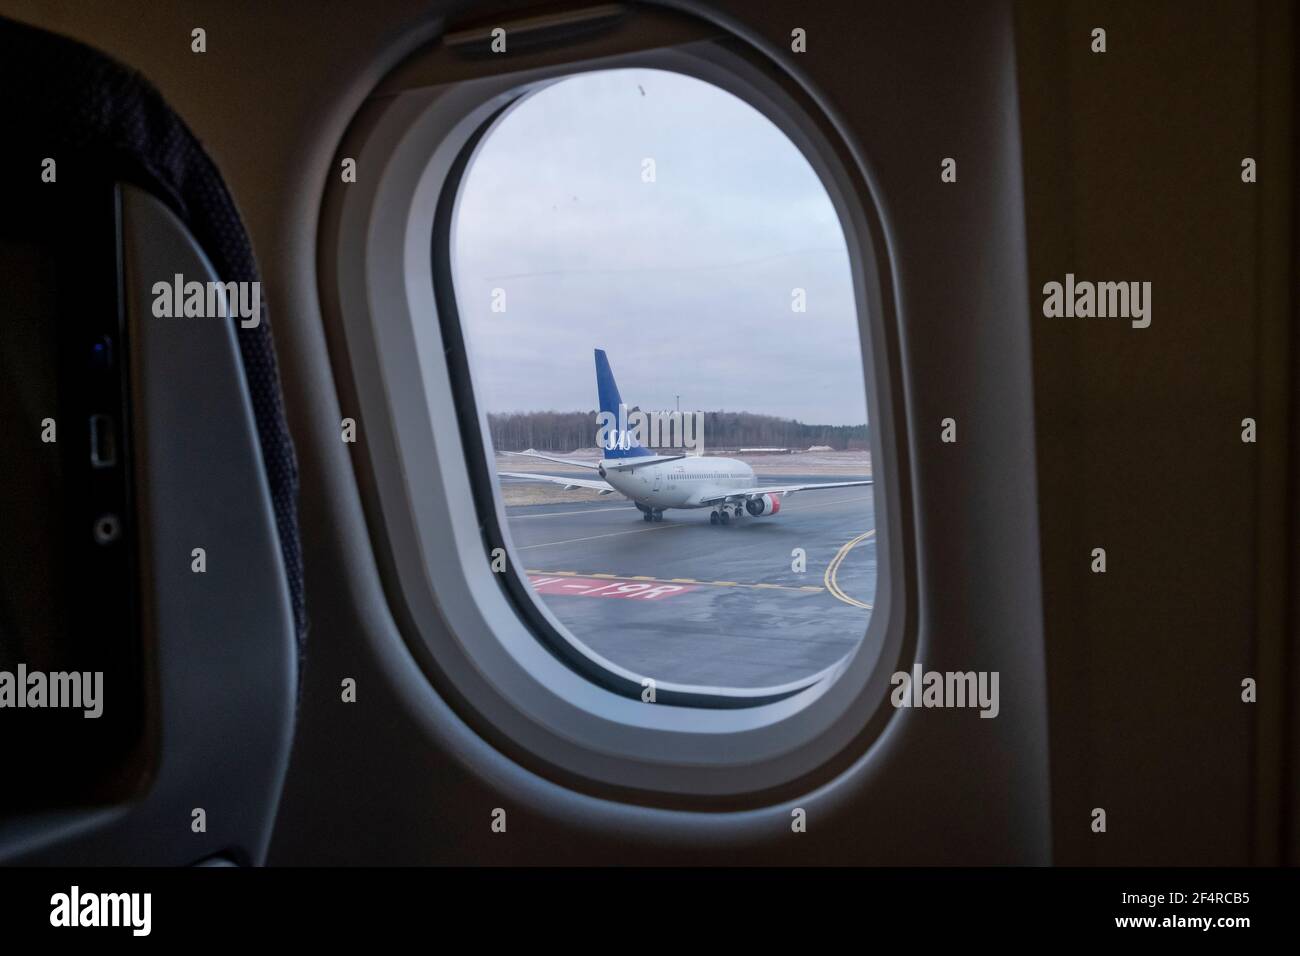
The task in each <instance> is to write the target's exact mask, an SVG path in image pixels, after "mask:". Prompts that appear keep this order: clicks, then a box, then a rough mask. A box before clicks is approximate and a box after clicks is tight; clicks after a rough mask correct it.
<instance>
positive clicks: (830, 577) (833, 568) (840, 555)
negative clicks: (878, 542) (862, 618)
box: [822, 528, 876, 611]
mask: <svg viewBox="0 0 1300 956" xmlns="http://www.w3.org/2000/svg"><path fill="white" fill-rule="evenodd" d="M875 533H876V529H875V528H872V529H871V530H870V531H866V532H864V533H862V534H860V535H858V536H857V537H856V538H854V539H853V540H851V541H848V542H846V543H845V544H844V546H843V547H842V548H840V549H839V550H838V551H836V552H835V557H833V558H831V563H830V564H828V565H826V573H825V574H823V575H822V583H824V584H825V585H826V590H827V591H830V592H831V594H833V595H834V596H835V597H836V598H838V599H839V600H841V601H843V602H844V603H845V604H852V605H853V606H854V607H860V608H865V609H866V610H868V611H870V610H871V609H872V607H871V605H870V604H867V603H866V602H864V601H859V600H858V599H857V598H854V597H849V595H847V594H845V593H844V591H843V589H841V588H840V585H839V582H838V581H836V580H835V576H836V575H837V574H839V571H840V565H841V564H843V563H844V559H845V558H847V557H848V556H849V552H850V551H852V550H853V548H854V546H855V545H857V544H860V543H862V542H863V541H866V540H867V539H868V538H870V537H871V536H872V535H874V534H875Z"/></svg>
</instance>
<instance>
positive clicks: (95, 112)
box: [0, 18, 307, 650]
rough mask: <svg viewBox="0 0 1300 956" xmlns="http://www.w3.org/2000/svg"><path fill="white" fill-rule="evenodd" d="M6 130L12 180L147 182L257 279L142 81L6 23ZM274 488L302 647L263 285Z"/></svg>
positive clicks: (78, 49) (283, 435)
mask: <svg viewBox="0 0 1300 956" xmlns="http://www.w3.org/2000/svg"><path fill="white" fill-rule="evenodd" d="M0 126H2V127H3V129H5V130H6V136H5V140H6V146H5V149H4V151H3V152H4V153H5V154H6V155H5V157H4V159H3V161H2V162H0V165H2V166H3V167H4V168H5V172H6V173H7V175H6V185H7V186H9V187H11V188H14V187H17V188H23V187H22V185H21V184H23V183H28V182H30V183H31V184H33V188H36V184H39V181H40V180H39V177H40V171H41V160H42V159H43V158H44V157H53V158H54V159H55V160H56V162H57V170H58V180H59V182H66V181H68V179H69V177H77V176H97V177H100V178H110V181H122V182H130V183H134V184H136V185H139V186H141V187H143V188H145V189H147V190H148V191H150V192H151V193H153V194H154V195H155V196H157V197H158V198H159V199H161V200H162V201H163V202H165V203H167V205H168V206H170V207H171V209H172V211H173V212H175V213H176V215H177V216H178V217H179V218H180V219H181V220H182V221H183V222H184V223H185V224H186V226H187V227H188V228H189V230H190V231H191V232H192V233H193V235H194V237H195V238H196V239H197V240H198V242H199V244H200V245H201V246H202V248H203V250H204V251H205V252H206V253H207V255H208V257H209V259H210V260H211V261H212V264H213V267H214V269H215V270H216V272H217V275H218V276H220V277H221V279H222V280H223V281H227V282H253V281H257V280H258V274H257V263H256V261H255V260H254V258H253V250H252V245H251V243H250V242H249V238H248V234H247V232H246V231H245V230H244V226H243V223H242V222H241V220H240V217H239V212H238V210H237V209H236V208H235V204H234V201H233V200H232V199H231V196H230V193H229V192H228V191H227V189H226V186H225V183H224V182H223V181H222V179H221V175H220V173H218V171H217V168H216V165H215V164H214V163H213V162H212V160H211V158H210V157H209V156H208V155H207V153H206V152H205V151H204V149H203V147H202V146H201V145H200V144H199V142H198V140H197V139H196V138H195V136H194V134H193V133H191V132H190V130H189V129H188V128H187V127H186V126H185V124H184V123H183V122H182V121H181V119H180V118H179V117H178V116H177V115H176V114H175V113H174V112H172V110H171V109H170V108H169V107H168V106H167V104H166V103H165V102H164V101H163V98H162V96H161V95H160V94H159V93H158V91H157V90H155V89H154V88H153V87H152V86H151V85H150V84H149V83H148V82H147V81H146V80H145V79H144V78H143V77H141V76H140V75H139V74H137V73H135V72H134V71H132V70H129V69H128V68H126V67H124V66H122V65H121V64H119V63H116V62H114V61H113V60H111V59H109V58H108V57H106V56H105V55H104V54H102V53H100V52H98V51H96V50H94V49H91V48H90V47H88V46H85V45H84V44H81V43H77V42H75V41H72V40H69V39H67V38H65V37H61V36H58V35H56V34H52V33H49V32H47V31H44V30H38V29H35V28H33V27H30V26H27V25H24V24H20V23H17V22H14V21H12V20H6V19H4V18H0ZM235 328H236V335H237V337H238V342H239V352H240V356H241V358H242V360H243V365H244V371H245V374H246V376H247V379H248V388H249V392H250V393H251V399H252V406H253V414H254V418H255V420H256V424H257V434H258V439H259V442H260V444H261V449H262V458H263V461H264V463H265V467H266V476H267V480H268V483H269V485H270V490H271V500H272V504H273V507H274V510H275V521H276V527H277V530H278V532H279V538H280V549H281V552H282V555H283V558H284V567H285V572H286V575H287V577H288V581H289V589H290V596H291V600H292V605H293V614H294V624H295V628H296V632H297V637H298V643H299V649H300V650H301V648H302V645H303V642H304V641H305V638H306V633H307V619H306V608H305V603H304V599H303V567H302V549H301V545H300V542H299V537H298V512H297V509H298V464H297V459H296V457H295V455H294V449H293V442H292V440H291V438H290V435H289V429H288V425H287V424H286V422H285V417H284V403H283V397H282V395H281V391H280V377H279V372H278V370H277V366H276V357H275V347H274V344H273V342H272V339H271V328H270V323H269V320H268V315H267V308H266V295H265V290H264V293H263V296H262V321H261V323H260V324H259V325H258V326H257V327H256V328H247V329H246V328H242V327H240V326H239V324H238V322H236V325H235Z"/></svg>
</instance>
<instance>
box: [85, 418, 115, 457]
mask: <svg viewBox="0 0 1300 956" xmlns="http://www.w3.org/2000/svg"><path fill="white" fill-rule="evenodd" d="M90 463H91V464H92V465H94V466H95V467H96V468H111V467H113V466H114V465H116V464H117V434H116V433H115V432H114V430H113V419H111V418H109V417H108V416H107V415H91V416H90Z"/></svg>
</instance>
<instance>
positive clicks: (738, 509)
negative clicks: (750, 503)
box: [736, 505, 744, 518]
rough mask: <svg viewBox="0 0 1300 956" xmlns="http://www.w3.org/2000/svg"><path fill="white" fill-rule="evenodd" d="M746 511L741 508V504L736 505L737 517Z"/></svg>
mask: <svg viewBox="0 0 1300 956" xmlns="http://www.w3.org/2000/svg"><path fill="white" fill-rule="evenodd" d="M743 513H744V512H742V511H741V510H740V505H736V517H737V518H739V517H740V516H741V515H742V514H743Z"/></svg>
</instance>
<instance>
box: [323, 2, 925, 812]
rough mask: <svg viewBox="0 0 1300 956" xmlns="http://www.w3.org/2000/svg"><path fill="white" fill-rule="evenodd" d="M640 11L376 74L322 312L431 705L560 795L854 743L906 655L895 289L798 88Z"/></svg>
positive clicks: (816, 756)
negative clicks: (546, 38)
mask: <svg viewBox="0 0 1300 956" xmlns="http://www.w3.org/2000/svg"><path fill="white" fill-rule="evenodd" d="M643 22H644V23H647V24H648V23H651V22H652V21H651V20H645V21H643ZM653 23H654V30H655V31H658V32H656V33H655V35H654V37H653V38H651V37H650V36H649V35H648V34H647V38H646V44H647V45H645V46H643V47H640V48H635V49H633V48H630V47H629V46H627V45H624V46H622V47H620V48H617V49H615V47H618V45H619V44H620V43H623V44H625V43H627V41H628V37H627V36H626V35H624V36H623V38H622V39H617V37H616V36H615V35H614V34H611V35H610V37H609V38H607V39H605V40H592V41H591V42H590V43H589V44H585V45H582V44H576V43H575V47H574V49H573V54H574V55H573V57H572V58H571V59H567V58H566V57H565V56H564V55H563V52H562V51H557V52H556V53H555V54H554V56H550V55H548V56H544V57H541V58H530V59H528V60H527V62H526V65H525V64H524V62H523V61H521V64H520V65H518V66H515V65H513V63H512V61H509V60H505V59H481V58H476V57H471V56H467V55H462V54H461V53H460V52H459V50H460V48H459V47H458V46H457V45H455V44H448V45H444V46H441V47H437V48H434V49H431V50H429V51H428V52H427V53H426V54H425V55H423V56H421V57H417V58H414V59H412V60H411V61H410V62H409V63H408V64H406V65H405V66H403V67H401V68H399V69H398V70H396V71H395V72H394V73H393V74H391V75H390V76H389V77H387V78H386V79H385V80H384V81H383V82H382V83H381V84H380V85H379V86H378V87H377V88H376V90H375V92H374V95H372V96H371V97H370V98H369V99H368V100H367V102H366V103H365V105H364V106H363V107H362V109H361V110H360V111H359V113H358V114H357V116H356V117H355V118H354V121H353V123H352V124H351V126H350V127H349V131H348V133H347V134H346V136H345V137H344V139H343V140H342V141H341V143H340V145H339V147H338V153H337V156H338V157H339V159H338V162H339V163H340V166H341V168H343V169H344V170H345V171H346V170H348V169H350V168H352V165H353V164H355V168H356V169H357V170H360V171H363V172H364V173H365V174H364V175H360V174H359V175H358V176H357V177H356V179H355V181H352V180H350V179H349V180H347V181H340V182H337V183H334V184H333V185H331V187H330V188H329V189H328V190H327V193H326V197H325V203H324V206H323V218H322V227H323V228H322V243H323V245H322V247H321V275H322V277H323V282H322V293H323V296H322V302H323V305H324V306H325V311H326V314H327V316H328V318H329V321H330V322H331V323H332V324H333V326H334V327H335V329H336V332H337V338H336V339H335V341H336V342H337V344H338V346H339V347H338V349H337V350H336V351H334V354H333V358H334V361H335V363H336V367H337V368H338V369H339V371H340V381H342V382H343V383H344V385H345V388H346V394H345V395H344V400H343V402H342V405H343V408H344V415H345V416H346V417H347V418H346V421H345V424H344V428H345V429H347V428H354V432H352V434H354V435H355V436H356V440H355V444H351V445H349V448H350V449H351V450H352V453H353V462H354V466H355V467H356V469H357V474H358V476H359V478H360V479H361V481H360V485H361V488H362V490H363V494H364V495H365V497H366V499H367V501H368V508H369V516H368V520H369V521H371V522H373V527H374V528H375V532H376V534H377V539H378V540H381V541H382V542H383V543H384V559H383V565H384V586H385V589H386V596H387V599H388V601H389V604H390V607H391V608H392V610H393V612H394V619H395V621H396V622H397V623H398V625H399V634H400V639H401V640H402V641H403V642H404V643H405V644H406V645H407V648H408V649H409V650H410V651H411V652H412V655H413V659H414V661H415V662H416V664H417V665H418V667H419V668H420V670H421V671H422V673H423V677H425V678H427V684H428V686H429V687H430V688H431V690H432V691H433V692H435V693H436V694H438V695H440V696H441V697H442V699H444V700H446V701H448V702H449V703H451V704H452V706H453V707H454V708H455V709H456V710H457V712H458V713H459V714H461V715H462V717H463V718H464V719H465V720H466V721H467V722H468V723H469V724H470V725H471V726H472V727H473V728H474V729H475V730H476V732H478V733H479V734H480V735H482V736H483V737H485V738H487V739H488V740H489V741H491V742H492V743H493V744H494V745H495V746H497V747H498V748H500V749H501V750H502V751H503V752H506V753H509V754H510V755H511V757H512V758H513V759H515V760H517V761H519V762H520V763H523V764H525V765H527V766H528V767H530V768H531V769H533V770H534V771H536V772H538V773H541V774H543V775H547V776H553V777H555V778H556V779H558V780H561V781H562V782H563V783H564V784H565V785H567V786H581V787H584V788H585V787H591V788H593V792H603V791H602V788H604V787H606V786H608V785H612V786H615V787H617V788H618V790H619V792H620V793H622V794H624V795H632V794H634V795H635V799H636V800H638V801H643V802H647V803H653V804H658V803H670V804H671V805H673V806H682V805H683V801H688V802H690V803H691V805H694V804H695V802H697V801H698V802H700V805H701V806H717V805H719V804H718V802H719V801H723V802H727V801H730V803H728V805H739V803H743V804H745V805H751V804H752V802H753V801H770V800H771V799H772V798H773V794H774V793H776V792H778V791H779V790H781V788H794V787H801V786H806V785H807V783H808V781H809V780H810V779H812V778H813V776H814V775H820V776H822V778H823V779H826V778H828V775H830V774H833V773H835V772H836V768H837V766H842V764H840V763H837V761H842V760H846V759H849V755H851V754H852V753H855V752H856V753H861V752H862V751H861V748H862V747H863V746H864V745H865V742H866V741H869V740H871V739H874V737H875V736H876V735H878V734H879V733H880V732H881V731H882V730H883V729H884V727H885V725H886V724H887V723H888V722H889V721H890V719H891V717H892V714H893V710H892V708H891V707H890V706H889V700H888V695H889V684H890V676H891V674H892V673H893V672H895V671H896V670H898V668H899V666H900V665H902V666H909V667H910V663H905V662H904V658H905V657H907V656H909V655H910V654H911V653H912V650H913V647H914V645H915V630H914V628H913V627H911V626H910V625H909V623H908V620H907V619H906V617H905V616H904V611H905V609H906V607H907V594H906V590H907V588H908V587H909V586H910V584H909V580H910V579H909V577H908V576H907V575H906V574H904V573H903V569H905V568H906V567H908V566H910V557H909V545H908V542H907V540H906V539H905V537H904V533H903V532H904V530H905V528H906V525H905V524H904V518H903V514H902V511H901V501H902V499H901V498H900V496H899V493H898V489H899V488H900V487H901V485H902V479H901V477H900V474H901V471H900V469H901V463H902V462H903V458H902V455H903V454H904V449H905V443H904V442H903V441H901V436H900V434H899V432H898V430H897V426H896V424H895V423H896V415H895V413H894V408H895V403H896V396H897V381H896V370H897V367H898V366H897V363H896V362H895V361H894V360H893V359H891V358H890V356H891V354H892V351H891V350H892V349H893V341H894V340H893V339H892V338H891V335H890V332H889V329H890V326H891V324H892V323H893V322H894V321H895V318H894V315H895V313H894V311H893V310H894V308H895V306H894V304H893V302H892V299H891V298H890V295H891V293H890V292H889V286H888V284H887V283H886V282H883V281H882V274H883V273H882V271H881V270H882V266H883V265H884V264H885V263H887V256H886V255H885V254H884V251H883V250H884V244H883V232H882V229H881V226H880V221H881V220H880V210H879V207H878V205H877V204H876V200H875V197H874V195H873V192H872V188H871V187H870V185H869V183H868V181H867V179H866V176H865V174H864V170H863V168H862V166H861V165H860V161H859V160H858V159H857V158H856V157H855V155H854V153H853V151H852V149H851V148H850V147H849V145H848V144H846V143H844V142H843V141H840V140H838V139H837V138H836V134H835V132H834V126H833V124H831V123H829V122H828V121H827V119H826V117H825V116H824V114H822V113H821V112H820V107H819V105H818V104H817V102H816V101H815V100H813V99H811V98H809V97H807V96H806V95H805V94H804V93H803V92H802V91H801V90H800V88H799V87H798V86H797V84H793V83H787V82H785V81H783V80H780V79H778V78H776V77H774V76H773V75H772V74H771V73H770V72H769V71H768V70H767V69H766V68H765V66H764V65H763V61H762V58H761V56H760V55H758V54H757V53H750V52H745V51H739V50H734V49H728V48H726V47H724V46H723V45H720V44H718V43H716V42H714V40H715V35H714V34H713V33H711V32H710V31H711V28H709V27H707V26H702V25H701V24H700V23H698V22H695V21H691V20H687V19H682V18H677V17H673V16H668V15H665V16H663V17H657V18H654V19H653ZM475 36H477V34H469V33H467V34H466V37H467V38H468V39H467V40H466V42H467V43H471V44H473V43H476V42H477V41H476V40H475V39H474V37H475ZM584 43H585V41H584ZM579 45H581V46H582V49H581V52H579V50H578V49H577V46H579ZM565 52H567V51H565ZM332 351H333V350H332ZM348 423H351V424H348ZM347 434H349V433H347V432H345V435H344V441H345V442H347V441H348V440H349V439H348V437H347ZM434 709H435V707H434V705H433V704H432V703H430V707H429V710H428V712H429V713H432V712H433V710H434ZM431 719H432V718H431ZM737 802H738V803H737Z"/></svg>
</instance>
